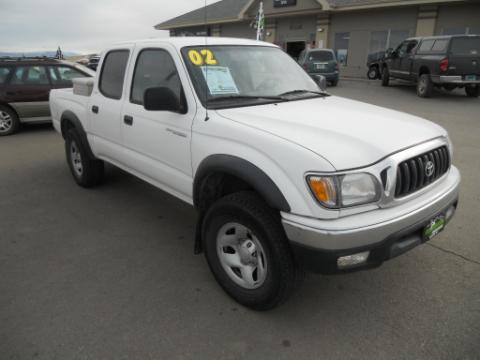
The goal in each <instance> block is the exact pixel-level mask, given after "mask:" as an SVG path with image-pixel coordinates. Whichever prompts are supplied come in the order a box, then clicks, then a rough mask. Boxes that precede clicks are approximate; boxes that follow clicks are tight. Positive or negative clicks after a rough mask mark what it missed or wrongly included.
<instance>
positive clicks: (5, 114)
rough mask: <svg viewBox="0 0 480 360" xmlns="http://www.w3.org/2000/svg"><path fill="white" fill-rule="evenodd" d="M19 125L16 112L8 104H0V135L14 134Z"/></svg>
mask: <svg viewBox="0 0 480 360" xmlns="http://www.w3.org/2000/svg"><path fill="white" fill-rule="evenodd" d="M19 127H20V120H19V119H18V115H17V113H16V112H15V111H13V110H12V109H11V108H9V107H8V106H4V105H0V136H8V135H12V134H15V133H16V132H17V131H18V128H19Z"/></svg>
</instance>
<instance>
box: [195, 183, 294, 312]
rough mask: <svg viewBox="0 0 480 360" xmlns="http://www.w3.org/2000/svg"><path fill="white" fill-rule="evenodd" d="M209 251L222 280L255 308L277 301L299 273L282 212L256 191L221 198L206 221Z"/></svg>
mask: <svg viewBox="0 0 480 360" xmlns="http://www.w3.org/2000/svg"><path fill="white" fill-rule="evenodd" d="M203 242H204V244H203V245H204V247H203V248H204V249H205V256H206V258H207V262H208V264H209V266H210V269H211V270H212V273H213V275H214V276H215V279H216V280H217V282H218V283H219V284H220V286H221V287H222V288H223V289H224V290H225V291H226V292H227V294H228V295H230V296H231V297H232V298H233V299H235V300H236V301H237V302H239V303H240V304H242V305H244V306H247V307H249V308H252V309H254V310H268V309H271V308H274V307H276V306H277V305H279V304H280V303H282V302H283V301H284V300H286V299H287V298H288V296H289V295H290V294H291V293H292V291H293V290H294V287H295V284H297V283H298V281H299V280H300V278H301V275H302V273H303V271H302V270H300V269H299V268H297V266H296V264H295V261H294V257H293V254H292V251H291V249H290V245H289V243H288V240H287V238H286V236H285V232H284V230H283V228H282V225H281V223H280V218H279V216H278V213H276V212H275V211H274V210H273V209H271V208H270V207H269V206H268V205H267V204H266V203H265V202H264V201H263V200H262V199H261V198H260V197H258V196H257V195H256V194H255V193H254V192H248V191H245V192H239V193H234V194H231V195H227V196H226V197H224V198H221V199H220V200H218V201H217V202H216V203H215V204H213V205H212V207H211V208H210V209H209V210H208V212H207V214H206V216H205V219H204V222H203Z"/></svg>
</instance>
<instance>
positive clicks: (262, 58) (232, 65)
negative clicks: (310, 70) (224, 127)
mask: <svg viewBox="0 0 480 360" xmlns="http://www.w3.org/2000/svg"><path fill="white" fill-rule="evenodd" d="M182 56H183V58H184V60H185V63H186V64H187V68H188V71H189V73H190V76H191V78H192V81H193V84H194V87H195V90H196V92H197V95H198V97H199V98H200V100H201V101H202V103H203V105H204V106H206V105H207V104H208V107H209V108H220V107H222V108H225V107H235V106H246V105H258V104H263V103H268V102H278V101H291V100H298V99H303V98H306V97H313V96H321V94H319V93H318V92H319V91H320V89H319V88H318V86H317V84H316V83H315V82H314V81H313V80H312V79H311V78H310V77H309V76H308V75H307V73H306V72H305V71H304V70H303V69H302V68H301V67H300V66H299V65H298V64H297V63H296V62H295V61H294V60H293V59H292V58H291V57H290V56H288V55H287V54H286V53H285V52H283V51H282V50H280V49H279V48H275V47H268V46H234V45H215V46H207V47H204V46H202V47H186V48H183V49H182ZM286 94H289V96H288V97H287V95H286Z"/></svg>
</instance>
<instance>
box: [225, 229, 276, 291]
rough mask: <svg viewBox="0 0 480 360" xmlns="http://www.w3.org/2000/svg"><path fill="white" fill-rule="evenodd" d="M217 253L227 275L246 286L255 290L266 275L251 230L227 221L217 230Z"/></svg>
mask: <svg viewBox="0 0 480 360" xmlns="http://www.w3.org/2000/svg"><path fill="white" fill-rule="evenodd" d="M217 255H218V259H219V261H220V264H221V265H222V268H223V270H225V272H226V274H227V275H228V277H229V278H230V279H231V280H232V281H233V282H235V283H236V284H237V285H239V286H241V287H243V288H245V289H257V288H259V287H260V286H262V284H263V283H264V282H265V279H266V277H267V258H266V255H265V251H264V250H263V247H262V244H261V243H260V241H258V239H257V237H256V236H255V235H254V234H253V232H252V231H251V230H250V229H249V228H247V227H246V226H244V225H242V224H239V223H233V222H232V223H227V224H225V225H223V226H222V227H221V228H220V230H219V231H218V233H217Z"/></svg>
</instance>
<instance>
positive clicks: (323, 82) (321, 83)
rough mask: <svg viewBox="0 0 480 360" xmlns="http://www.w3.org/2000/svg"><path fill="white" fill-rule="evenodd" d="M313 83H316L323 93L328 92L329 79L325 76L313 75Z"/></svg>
mask: <svg viewBox="0 0 480 360" xmlns="http://www.w3.org/2000/svg"><path fill="white" fill-rule="evenodd" d="M312 79H313V81H315V82H316V83H317V85H318V87H319V88H320V90H322V91H326V90H327V79H325V76H323V75H312Z"/></svg>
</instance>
